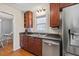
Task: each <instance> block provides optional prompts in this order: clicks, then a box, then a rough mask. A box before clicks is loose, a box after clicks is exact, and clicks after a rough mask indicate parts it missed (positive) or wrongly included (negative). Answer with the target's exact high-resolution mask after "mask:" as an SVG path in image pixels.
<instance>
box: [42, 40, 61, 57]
mask: <svg viewBox="0 0 79 59" xmlns="http://www.w3.org/2000/svg"><path fill="white" fill-rule="evenodd" d="M42 55H43V56H60V43H59V42H57V41H52V40H45V39H43V40H42Z"/></svg>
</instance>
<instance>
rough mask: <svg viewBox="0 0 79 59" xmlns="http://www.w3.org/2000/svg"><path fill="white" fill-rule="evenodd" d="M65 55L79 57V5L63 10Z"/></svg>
mask: <svg viewBox="0 0 79 59" xmlns="http://www.w3.org/2000/svg"><path fill="white" fill-rule="evenodd" d="M61 16H62V17H61V18H62V29H63V36H62V41H63V54H64V55H67V54H69V55H74V56H75V55H79V4H76V5H73V6H69V7H66V8H64V9H63V10H62V14H61Z"/></svg>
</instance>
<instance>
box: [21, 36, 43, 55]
mask: <svg viewBox="0 0 79 59" xmlns="http://www.w3.org/2000/svg"><path fill="white" fill-rule="evenodd" d="M20 46H21V48H23V49H25V50H27V51H29V52H31V53H33V54H35V55H38V56H41V55H42V40H41V39H39V38H35V37H31V36H27V35H20Z"/></svg>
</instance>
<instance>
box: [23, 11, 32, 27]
mask: <svg viewBox="0 0 79 59" xmlns="http://www.w3.org/2000/svg"><path fill="white" fill-rule="evenodd" d="M32 27H33V12H32V11H26V12H25V13H24V28H32Z"/></svg>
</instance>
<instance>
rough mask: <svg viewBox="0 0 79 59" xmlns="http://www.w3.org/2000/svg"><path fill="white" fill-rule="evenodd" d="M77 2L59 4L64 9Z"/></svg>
mask: <svg viewBox="0 0 79 59" xmlns="http://www.w3.org/2000/svg"><path fill="white" fill-rule="evenodd" d="M74 4H75V3H60V4H59V8H60V9H62V8H66V7H68V6H72V5H74Z"/></svg>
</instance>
